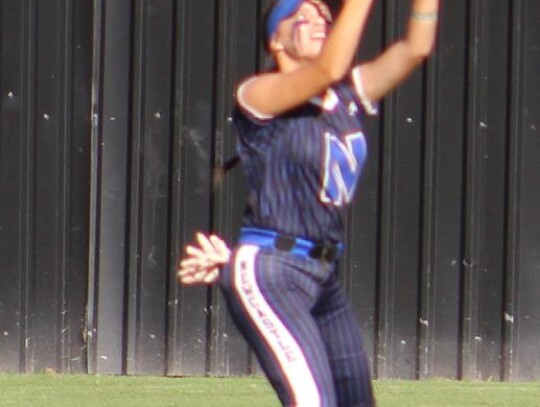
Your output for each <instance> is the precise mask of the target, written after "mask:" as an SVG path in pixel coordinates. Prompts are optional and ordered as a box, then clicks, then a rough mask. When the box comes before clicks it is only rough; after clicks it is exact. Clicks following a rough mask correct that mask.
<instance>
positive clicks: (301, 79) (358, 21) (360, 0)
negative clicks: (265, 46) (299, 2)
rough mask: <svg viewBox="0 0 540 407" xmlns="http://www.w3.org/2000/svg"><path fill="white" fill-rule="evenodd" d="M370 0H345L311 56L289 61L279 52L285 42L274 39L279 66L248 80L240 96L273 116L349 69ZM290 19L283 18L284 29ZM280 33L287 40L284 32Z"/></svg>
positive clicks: (323, 86) (369, 7)
mask: <svg viewBox="0 0 540 407" xmlns="http://www.w3.org/2000/svg"><path fill="white" fill-rule="evenodd" d="M372 3H373V0H345V1H344V2H343V6H342V8H341V11H340V13H339V15H338V18H337V19H336V21H335V23H334V25H333V28H332V30H331V32H330V34H329V36H328V38H327V39H326V41H325V43H324V45H323V47H322V50H321V51H320V53H319V54H318V55H317V56H316V57H315V58H313V59H309V60H301V61H298V60H292V61H291V60H289V59H288V58H287V56H285V55H280V53H285V51H286V50H285V47H286V46H287V44H286V43H283V41H281V40H276V39H273V40H272V41H271V42H270V45H269V46H270V49H271V50H272V52H273V54H274V56H275V58H276V59H277V62H278V65H279V66H280V68H282V69H280V71H278V72H273V73H268V74H262V75H259V76H257V77H254V78H253V79H252V80H249V81H247V82H246V83H245V86H243V87H242V88H241V92H242V94H241V95H239V97H241V98H242V101H243V102H244V103H245V104H246V105H248V106H249V107H250V108H251V109H254V110H255V111H256V112H258V113H260V114H262V115H268V116H276V115H278V114H280V113H283V112H285V111H287V110H290V109H292V108H294V107H296V106H298V105H300V104H302V103H304V102H306V101H308V100H309V99H310V98H312V97H314V96H317V95H320V94H321V93H322V92H324V91H325V90H326V89H327V88H328V87H329V86H330V85H331V84H332V83H334V82H337V81H339V80H340V79H342V78H343V77H344V76H345V75H346V74H347V73H348V71H349V69H350V66H351V63H352V61H353V58H354V56H355V54H356V50H357V47H358V44H359V42H360V39H361V36H362V32H363V30H364V26H365V24H366V20H367V17H368V14H369V11H370V9H371V4H372ZM291 23H292V22H285V23H284V24H285V26H284V27H283V29H284V30H286V29H287V28H288V27H287V26H286V24H291ZM289 28H290V27H289ZM282 37H284V39H285V41H286V40H287V36H286V35H282Z"/></svg>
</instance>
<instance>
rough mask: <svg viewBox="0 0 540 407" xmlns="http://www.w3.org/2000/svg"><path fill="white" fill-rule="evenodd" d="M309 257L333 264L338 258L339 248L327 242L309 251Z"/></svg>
mask: <svg viewBox="0 0 540 407" xmlns="http://www.w3.org/2000/svg"><path fill="white" fill-rule="evenodd" d="M309 256H310V257H312V258H314V259H317V260H324V261H326V262H328V263H331V262H332V261H334V259H335V258H336V257H337V246H336V245H334V244H331V243H327V242H321V243H318V244H316V245H315V246H314V247H313V248H312V249H311V250H310V251H309Z"/></svg>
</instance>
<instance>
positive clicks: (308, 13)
mask: <svg viewBox="0 0 540 407" xmlns="http://www.w3.org/2000/svg"><path fill="white" fill-rule="evenodd" d="M327 32H328V24H327V21H326V18H325V17H324V16H323V15H322V14H321V12H320V11H319V8H318V7H317V6H315V5H314V4H312V3H311V2H309V1H305V2H303V3H302V5H301V6H300V7H299V8H298V10H297V11H296V12H295V13H294V14H293V15H292V16H290V17H289V18H287V19H285V20H283V21H281V23H280V24H279V26H278V28H277V31H276V34H275V35H274V37H273V39H272V43H271V48H272V49H273V50H274V51H278V52H286V53H287V54H288V55H289V56H290V57H291V58H293V59H295V60H297V61H299V62H302V61H305V60H310V59H313V58H314V57H316V56H317V55H319V53H320V51H321V49H322V46H323V44H324V42H325V41H326V36H327Z"/></svg>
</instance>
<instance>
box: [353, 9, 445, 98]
mask: <svg viewBox="0 0 540 407" xmlns="http://www.w3.org/2000/svg"><path fill="white" fill-rule="evenodd" d="M438 10H439V0H414V1H413V4H412V13H413V14H412V16H411V18H410V20H409V26H408V30H407V34H406V36H405V38H404V39H402V40H400V41H398V42H396V43H395V44H393V45H392V46H390V47H389V48H388V49H387V50H386V51H384V52H383V53H382V54H381V55H380V56H378V57H377V58H375V59H374V60H373V61H371V62H368V63H365V64H362V65H361V66H360V69H361V75H362V82H363V87H364V92H365V95H366V97H367V98H368V99H369V100H371V101H377V100H379V99H381V98H383V97H384V96H385V95H386V94H388V93H389V92H390V91H392V90H393V89H394V88H395V87H396V86H397V85H399V84H400V83H401V82H402V81H403V80H405V79H406V78H407V77H408V76H409V75H410V74H411V73H412V72H413V71H414V70H415V69H416V68H417V67H418V66H419V65H420V64H421V63H422V62H423V61H424V60H425V58H426V57H428V56H429V55H430V53H431V52H432V50H433V45H434V43H435V38H436V32H437V13H438Z"/></svg>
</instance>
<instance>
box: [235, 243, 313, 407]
mask: <svg viewBox="0 0 540 407" xmlns="http://www.w3.org/2000/svg"><path fill="white" fill-rule="evenodd" d="M259 250H260V249H259V247H257V246H253V245H243V246H242V247H241V248H240V249H239V251H238V252H237V254H236V256H235V264H234V268H233V270H234V274H233V287H234V290H235V291H236V295H237V297H238V299H239V301H240V303H241V305H242V306H243V307H244V309H245V311H246V312H247V313H248V315H249V317H250V319H251V320H252V323H253V325H254V326H255V327H256V329H257V331H258V332H259V334H260V335H261V336H262V337H263V338H264V340H265V341H266V343H267V344H268V346H269V348H270V349H271V350H272V353H273V354H274V358H275V360H276V361H277V362H278V364H279V367H280V369H281V371H282V372H283V374H284V376H285V377H286V379H287V381H288V382H289V387H290V388H291V390H292V392H293V399H294V403H295V404H294V405H295V406H298V407H300V406H302V407H303V406H306V407H307V406H309V407H316V406H319V405H320V395H319V390H318V388H317V385H316V383H315V380H314V379H313V375H312V373H311V369H310V368H309V365H308V363H307V361H306V359H305V357H304V354H303V352H302V350H301V348H300V346H299V345H298V343H297V342H296V340H295V339H294V337H293V336H292V335H291V333H290V332H289V330H288V329H287V328H286V327H285V325H283V323H282V322H281V320H280V319H279V317H278V316H277V315H276V314H275V312H274V311H273V309H272V307H271V306H270V305H269V304H268V302H267V301H266V300H265V298H264V296H263V294H262V293H261V291H260V289H259V286H258V284H257V279H256V276H255V259H256V255H257V253H258V252H259Z"/></svg>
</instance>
